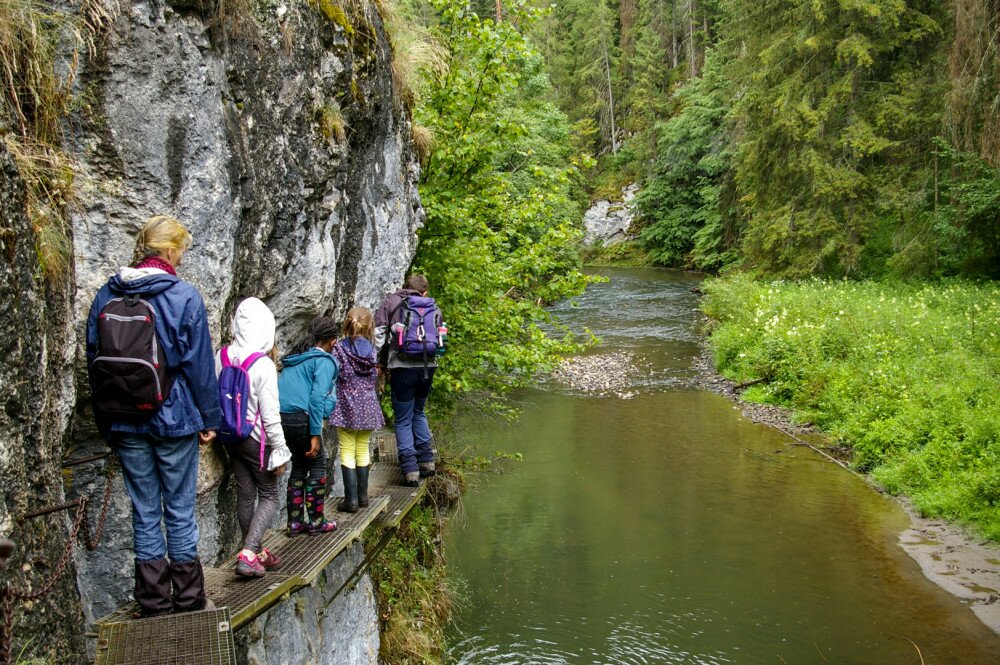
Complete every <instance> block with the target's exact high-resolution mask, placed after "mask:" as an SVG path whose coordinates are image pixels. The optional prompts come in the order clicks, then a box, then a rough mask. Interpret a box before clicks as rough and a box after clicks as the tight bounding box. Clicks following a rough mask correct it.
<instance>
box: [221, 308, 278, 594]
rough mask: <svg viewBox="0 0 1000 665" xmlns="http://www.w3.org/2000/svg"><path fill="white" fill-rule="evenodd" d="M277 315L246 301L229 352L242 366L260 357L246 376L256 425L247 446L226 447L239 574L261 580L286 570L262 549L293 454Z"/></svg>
mask: <svg viewBox="0 0 1000 665" xmlns="http://www.w3.org/2000/svg"><path fill="white" fill-rule="evenodd" d="M274 329H275V325H274V315H273V314H272V313H271V310H270V309H268V307H267V305H265V304H264V303H263V302H262V301H260V300H259V299H257V298H247V299H246V300H244V301H243V302H241V303H240V305H239V307H237V308H236V315H235V317H234V318H233V342H232V344H230V345H229V346H228V347H225V349H226V353H227V355H228V358H229V361H230V362H231V363H232V364H234V365H240V364H241V363H242V362H243V361H244V360H246V359H247V358H249V357H250V355H251V354H254V353H262V354H265V355H264V357H261V358H258V359H257V361H256V362H254V363H253V364H252V365H251V366H250V368H249V369H248V370H247V374H248V376H249V379H250V395H249V397H248V398H247V407H246V413H247V418H248V419H250V418H252V419H253V420H254V426H253V432H252V433H251V434H250V436H248V437H247V438H246V439H244V440H243V441H241V442H239V443H237V444H232V445H229V446H227V450H228V452H229V457H230V459H231V461H232V465H233V475H234V476H235V478H236V488H237V500H236V514H237V518H238V520H239V523H240V529H241V530H242V531H243V549H242V550H240V553H239V555H238V556H237V558H236V574H237V575H240V576H243V577H262V576H263V575H264V572H265V569H267V568H275V567H277V566H279V565H281V560H280V559H279V558H278V556H277V555H275V554H272V553H271V552H270V551H268V549H267V548H265V547H263V546H262V544H261V539H262V538H263V536H264V532H265V531H267V529H268V527H269V526H271V522H272V521H274V513H275V511H276V510H277V506H278V481H279V479H280V478H281V475H282V474H283V473H284V471H285V464H286V463H287V462H288V460H289V459H291V457H292V454H291V451H289V449H288V446H287V445H285V433H284V431H283V430H282V428H281V412H280V410H279V402H278V369H277V367H276V366H275V364H274V360H273V359H272V351H273V349H274ZM221 372H222V352H221V351H220V352H219V353H217V354H216V356H215V373H216V376H218V375H219V374H220V373H221ZM262 435H263V436H264V441H265V442H266V449H265V451H264V467H263V468H261V464H260V455H261V446H260V442H261V436H262Z"/></svg>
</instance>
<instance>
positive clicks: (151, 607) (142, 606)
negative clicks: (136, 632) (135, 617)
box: [135, 559, 173, 618]
mask: <svg viewBox="0 0 1000 665" xmlns="http://www.w3.org/2000/svg"><path fill="white" fill-rule="evenodd" d="M135 601H136V602H137V603H139V610H140V612H141V613H142V616H143V618H145V617H155V616H160V615H161V614H170V613H171V612H172V611H173V604H172V603H171V602H170V569H169V565H168V564H167V560H166V559H156V560H155V561H136V562H135Z"/></svg>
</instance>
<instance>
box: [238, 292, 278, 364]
mask: <svg viewBox="0 0 1000 665" xmlns="http://www.w3.org/2000/svg"><path fill="white" fill-rule="evenodd" d="M273 346H274V314H272V313H271V310H270V309H268V307H267V305H265V304H264V303H263V302H262V301H261V300H260V299H259V298H247V299H246V300H244V301H243V302H241V303H240V306H239V307H237V308H236V315H235V316H234V317H233V347H235V348H236V349H238V350H239V351H242V352H243V353H242V354H240V355H241V356H247V355H249V354H251V353H268V352H270V351H271V347H273Z"/></svg>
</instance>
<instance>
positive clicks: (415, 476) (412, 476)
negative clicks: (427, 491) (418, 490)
mask: <svg viewBox="0 0 1000 665" xmlns="http://www.w3.org/2000/svg"><path fill="white" fill-rule="evenodd" d="M403 486H404V487H420V472H419V471H410V472H409V473H407V474H406V475H405V477H404V480H403Z"/></svg>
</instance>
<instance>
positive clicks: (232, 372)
mask: <svg viewBox="0 0 1000 665" xmlns="http://www.w3.org/2000/svg"><path fill="white" fill-rule="evenodd" d="M264 355H265V354H263V353H259V352H258V353H251V354H250V355H249V356H248V357H247V359H246V360H244V361H243V362H242V363H240V362H239V358H236V359H235V360H234V359H232V358H230V356H229V347H227V346H224V347H222V349H221V350H220V351H219V358H220V359H221V360H222V371H221V372H219V406H220V407H221V408H222V425H220V426H219V430H218V433H217V435H218V438H219V440H220V441H222V442H223V443H226V444H236V443H239V442H240V441H242V440H243V439H245V438H247V437H248V436H250V435H251V434H252V433H253V429H254V426H255V425H256V424H257V421H258V420H259V419H260V410H259V409H258V410H257V413H256V414H255V415H254V416H253V418H251V417H249V416H248V415H247V402H248V401H249V399H250V368H251V367H252V366H253V364H254V363H255V362H257V361H258V360H260V359H261V358H263V357H264ZM266 439H267V430H266V429H265V428H264V427H263V426H261V428H260V468H261V469H263V468H264V448H265V441H266Z"/></svg>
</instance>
